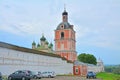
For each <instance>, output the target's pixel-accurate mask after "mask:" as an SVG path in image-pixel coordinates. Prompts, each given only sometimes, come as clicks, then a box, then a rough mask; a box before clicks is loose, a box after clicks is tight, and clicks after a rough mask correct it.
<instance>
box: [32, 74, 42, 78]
mask: <svg viewBox="0 0 120 80" xmlns="http://www.w3.org/2000/svg"><path fill="white" fill-rule="evenodd" d="M41 77H42V75H41V72H33V78H34V79H41Z"/></svg>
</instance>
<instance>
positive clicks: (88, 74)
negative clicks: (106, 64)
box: [86, 71, 96, 78]
mask: <svg viewBox="0 0 120 80" xmlns="http://www.w3.org/2000/svg"><path fill="white" fill-rule="evenodd" d="M86 78H96V74H95V73H94V72H92V71H89V72H88V73H87V76H86Z"/></svg>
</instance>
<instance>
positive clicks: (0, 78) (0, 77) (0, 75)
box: [0, 72, 2, 80]
mask: <svg viewBox="0 0 120 80" xmlns="http://www.w3.org/2000/svg"><path fill="white" fill-rule="evenodd" d="M0 80H2V73H1V72H0Z"/></svg>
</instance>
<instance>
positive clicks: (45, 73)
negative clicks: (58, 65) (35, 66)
mask: <svg viewBox="0 0 120 80" xmlns="http://www.w3.org/2000/svg"><path fill="white" fill-rule="evenodd" d="M55 76H56V75H55V72H53V71H46V72H42V77H48V78H54V77H55Z"/></svg>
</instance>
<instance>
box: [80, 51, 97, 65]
mask: <svg viewBox="0 0 120 80" xmlns="http://www.w3.org/2000/svg"><path fill="white" fill-rule="evenodd" d="M78 60H79V61H81V62H84V63H89V64H95V65H96V63H97V61H96V58H95V56H94V55H92V54H86V53H81V54H79V55H78Z"/></svg>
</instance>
